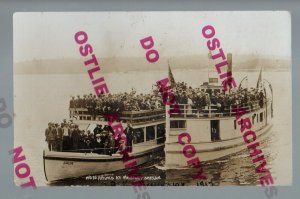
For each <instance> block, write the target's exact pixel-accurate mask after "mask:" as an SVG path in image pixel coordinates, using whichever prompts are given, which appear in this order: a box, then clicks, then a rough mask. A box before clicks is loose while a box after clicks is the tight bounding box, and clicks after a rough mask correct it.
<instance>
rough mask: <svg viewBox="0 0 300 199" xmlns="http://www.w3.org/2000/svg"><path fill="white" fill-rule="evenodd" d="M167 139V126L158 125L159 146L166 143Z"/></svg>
mask: <svg viewBox="0 0 300 199" xmlns="http://www.w3.org/2000/svg"><path fill="white" fill-rule="evenodd" d="M165 139H166V128H165V124H159V125H157V144H160V143H164V142H165Z"/></svg>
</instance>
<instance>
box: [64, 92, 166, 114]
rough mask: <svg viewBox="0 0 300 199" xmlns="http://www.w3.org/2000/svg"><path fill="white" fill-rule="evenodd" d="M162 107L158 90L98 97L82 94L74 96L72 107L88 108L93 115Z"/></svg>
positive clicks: (71, 101)
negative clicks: (146, 92) (148, 92)
mask: <svg viewBox="0 0 300 199" xmlns="http://www.w3.org/2000/svg"><path fill="white" fill-rule="evenodd" d="M161 107H162V98H161V96H160V95H159V93H158V91H157V90H154V91H153V92H152V93H151V94H142V93H141V94H136V93H135V92H131V93H127V92H125V93H118V94H108V95H101V96H99V97H96V95H92V94H89V95H83V96H82V97H81V96H80V95H78V96H77V98H75V97H72V99H71V100H70V108H75V109H76V108H86V109H87V110H88V112H89V113H90V114H91V115H94V116H96V115H104V114H112V113H117V114H118V113H121V112H122V111H140V110H154V109H159V108H161Z"/></svg>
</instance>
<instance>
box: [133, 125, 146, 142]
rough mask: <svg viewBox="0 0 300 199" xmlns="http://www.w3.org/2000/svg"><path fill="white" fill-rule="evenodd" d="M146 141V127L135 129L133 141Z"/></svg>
mask: <svg viewBox="0 0 300 199" xmlns="http://www.w3.org/2000/svg"><path fill="white" fill-rule="evenodd" d="M141 142H144V129H143V128H137V129H133V143H134V144H137V143H141Z"/></svg>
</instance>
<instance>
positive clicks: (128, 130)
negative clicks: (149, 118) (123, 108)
mask: <svg viewBox="0 0 300 199" xmlns="http://www.w3.org/2000/svg"><path fill="white" fill-rule="evenodd" d="M124 133H125V135H126V141H127V151H128V152H132V141H133V128H132V127H131V124H130V123H129V122H128V123H127V127H126V129H125V130H124Z"/></svg>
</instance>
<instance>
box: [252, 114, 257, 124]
mask: <svg viewBox="0 0 300 199" xmlns="http://www.w3.org/2000/svg"><path fill="white" fill-rule="evenodd" d="M255 116H256V114H255V113H254V114H253V115H252V124H254V123H255Z"/></svg>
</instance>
